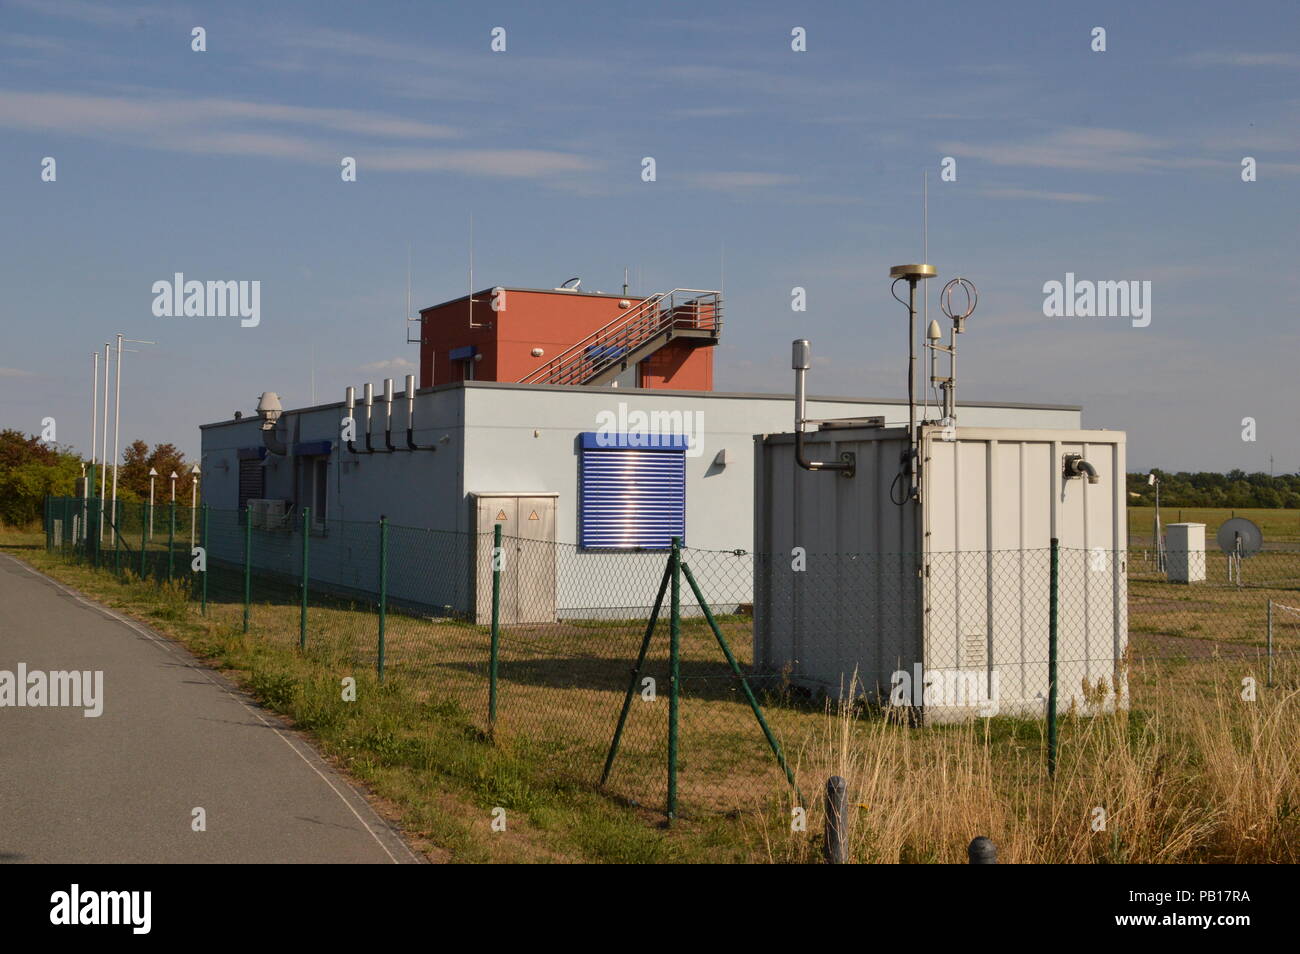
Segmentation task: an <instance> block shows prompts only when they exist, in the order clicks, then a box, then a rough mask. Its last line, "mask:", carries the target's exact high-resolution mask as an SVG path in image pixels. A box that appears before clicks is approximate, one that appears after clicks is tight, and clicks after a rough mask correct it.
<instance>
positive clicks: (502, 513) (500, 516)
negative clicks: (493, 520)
mask: <svg viewBox="0 0 1300 954" xmlns="http://www.w3.org/2000/svg"><path fill="white" fill-rule="evenodd" d="M497 519H498V520H504V519H506V512H505V511H504V510H498V511H497Z"/></svg>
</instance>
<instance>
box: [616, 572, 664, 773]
mask: <svg viewBox="0 0 1300 954" xmlns="http://www.w3.org/2000/svg"><path fill="white" fill-rule="evenodd" d="M671 577H672V568H671V564H669V563H665V564H664V575H663V578H662V579H661V580H660V581H659V595H657V596H656V597H655V605H654V609H653V610H652V611H651V612H650V619H649V621H648V622H647V623H646V627H645V637H644V638H643V639H642V640H641V651H640V652H639V653H637V657H636V665H635V666H633V667H632V673H631V675H630V677H629V678H628V681H627V694H626V695H624V696H623V709H622V711H621V712H619V714H618V725H617V726H615V727H614V741H612V742H611V743H610V744H609V755H607V756H605V770H604V771H603V772H601V773H600V784H601V786H602V787H603V786H604V785H605V783H606V782H608V781H609V773H610V770H611V769H612V768H613V767H614V756H615V755H617V754H618V743H619V740H620V739H621V738H622V737H623V726H624V724H625V723H626V722H627V715H628V712H629V711H630V710H631V708H632V694H633V693H635V692H636V682H637V678H638V677H639V676H640V675H641V667H642V666H644V665H645V656H646V651H647V650H648V649H649V648H650V637H651V636H652V635H654V631H655V624H656V623H658V622H659V611H660V610H661V609H662V608H663V605H664V594H665V593H666V592H667V591H668V581H669V579H671Z"/></svg>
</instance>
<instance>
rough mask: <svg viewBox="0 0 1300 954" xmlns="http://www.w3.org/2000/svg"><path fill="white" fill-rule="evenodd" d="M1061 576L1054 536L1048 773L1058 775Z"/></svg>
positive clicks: (1049, 609) (1049, 622)
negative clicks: (1057, 707) (1057, 701)
mask: <svg viewBox="0 0 1300 954" xmlns="http://www.w3.org/2000/svg"><path fill="white" fill-rule="evenodd" d="M1060 578H1061V541H1060V540H1058V539H1057V538H1056V537H1052V574H1051V589H1050V592H1049V595H1048V604H1047V774H1048V775H1050V776H1055V775H1056V681H1057V680H1056V638H1057V612H1058V610H1059V608H1060V596H1059V593H1058V587H1059V585H1060Z"/></svg>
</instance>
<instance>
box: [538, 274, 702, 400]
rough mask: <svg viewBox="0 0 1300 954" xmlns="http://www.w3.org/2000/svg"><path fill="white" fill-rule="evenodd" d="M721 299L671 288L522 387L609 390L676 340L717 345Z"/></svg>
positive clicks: (635, 307)
mask: <svg viewBox="0 0 1300 954" xmlns="http://www.w3.org/2000/svg"><path fill="white" fill-rule="evenodd" d="M721 333H722V294H721V292H716V291H706V290H703V289H699V288H674V289H673V290H672V291H666V292H660V293H659V294H657V295H652V296H650V297H649V298H646V299H644V300H642V301H639V302H637V303H636V304H634V305H633V306H632V307H631V308H629V309H628V310H627V311H625V312H623V314H621V315H619V316H618V317H617V318H615V319H614V320H613V321H611V322H610V323H609V324H607V325H605V326H604V327H603V328H600V329H598V330H597V331H593V332H592V333H591V334H589V335H587V337H585V338H583V339H582V340H581V341H579V342H578V343H577V344H575V345H573V346H572V347H571V348H568V349H566V350H565V351H563V352H562V353H560V354H558V355H556V356H555V357H554V358H552V359H551V360H550V361H547V362H546V363H545V364H543V365H541V366H540V367H538V368H535V369H533V371H531V372H530V373H529V374H527V375H525V376H524V377H522V378H520V379H519V383H520V384H571V385H602V384H608V383H609V382H610V381H612V380H614V378H616V377H618V376H619V375H620V374H621V373H622V372H623V371H625V370H626V369H628V368H630V367H633V366H635V365H636V363H637V362H639V361H642V360H644V359H645V358H648V357H649V356H650V355H652V354H654V353H655V352H656V351H658V350H659V349H660V348H662V347H663V346H664V345H666V344H668V343H669V342H670V341H673V340H676V339H683V340H688V341H698V342H699V343H700V344H704V345H712V344H716V343H717V341H718V337H719V335H721Z"/></svg>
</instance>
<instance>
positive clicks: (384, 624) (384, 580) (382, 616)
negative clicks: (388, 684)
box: [378, 517, 388, 683]
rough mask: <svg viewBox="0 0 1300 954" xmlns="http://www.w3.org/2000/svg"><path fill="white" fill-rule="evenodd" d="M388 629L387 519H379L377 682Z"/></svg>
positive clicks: (382, 674) (382, 665)
mask: <svg viewBox="0 0 1300 954" xmlns="http://www.w3.org/2000/svg"><path fill="white" fill-rule="evenodd" d="M387 628H388V518H387V517H380V518H379V663H378V666H379V681H380V682H381V683H382V682H383V681H384V651H385V631H386V630H387Z"/></svg>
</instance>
